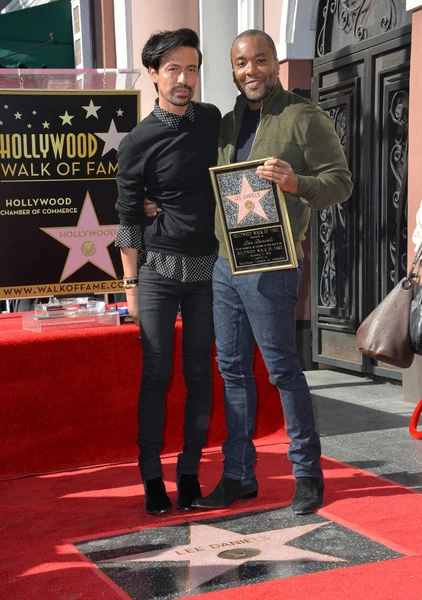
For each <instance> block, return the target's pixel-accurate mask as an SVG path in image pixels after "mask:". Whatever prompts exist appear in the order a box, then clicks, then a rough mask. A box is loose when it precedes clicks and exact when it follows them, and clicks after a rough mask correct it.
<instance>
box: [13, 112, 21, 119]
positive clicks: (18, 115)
mask: <svg viewBox="0 0 422 600" xmlns="http://www.w3.org/2000/svg"><path fill="white" fill-rule="evenodd" d="M13 116H14V117H15V119H20V118H21V116H22V113H20V112H19V111H18V112H15V114H14V115H13Z"/></svg>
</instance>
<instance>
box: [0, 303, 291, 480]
mask: <svg viewBox="0 0 422 600" xmlns="http://www.w3.org/2000/svg"><path fill="white" fill-rule="evenodd" d="M138 335H139V329H138V328H137V327H135V325H133V324H125V325H122V326H121V327H99V328H97V329H70V330H65V331H51V332H45V333H44V332H43V333H42V334H41V333H32V332H28V331H23V330H22V326H21V315H19V314H17V315H16V314H15V315H13V314H12V315H0V381H1V396H0V414H1V418H0V440H1V443H0V479H2V478H6V477H15V476H20V475H26V474H33V473H35V474H37V473H48V472H51V471H57V470H63V469H70V468H74V467H81V466H89V465H99V464H104V463H112V462H123V461H132V460H135V459H136V457H137V446H136V433H137V417H136V405H137V397H138V391H139V383H140V373H141V367H142V349H141V346H140V342H139V341H137V340H136V337H137V336H138ZM181 344H182V327H181V321H180V320H179V321H178V322H177V324H176V329H175V344H174V350H175V351H174V361H173V378H172V381H171V384H170V386H169V390H168V404H167V415H166V430H165V440H166V444H165V446H164V448H163V452H166V453H169V452H177V451H179V450H180V448H181V446H182V431H183V416H184V410H183V407H184V398H185V387H184V380H183V374H182V368H181ZM212 364H213V398H214V402H213V410H212V415H211V421H210V427H209V431H208V444H209V445H210V446H219V445H221V443H222V442H223V440H224V438H225V424H224V409H223V384H222V379H221V377H220V374H219V372H218V369H217V365H216V362H215V360H213V361H212ZM255 374H256V378H257V393H258V396H259V399H260V402H259V410H258V413H257V427H256V436H257V437H262V436H266V435H269V434H273V433H274V432H277V431H280V430H281V429H282V427H283V416H282V410H281V404H280V396H279V394H278V392H277V390H276V389H275V388H274V386H272V385H271V384H270V383H269V381H268V373H267V371H266V368H265V365H264V362H263V360H262V357H261V355H260V354H259V352H258V353H257V357H256V361H255Z"/></svg>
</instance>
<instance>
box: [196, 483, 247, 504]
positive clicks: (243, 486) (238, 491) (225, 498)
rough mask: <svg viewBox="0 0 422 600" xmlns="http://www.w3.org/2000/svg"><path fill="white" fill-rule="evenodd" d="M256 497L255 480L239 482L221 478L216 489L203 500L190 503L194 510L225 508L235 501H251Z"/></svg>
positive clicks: (199, 499)
mask: <svg viewBox="0 0 422 600" xmlns="http://www.w3.org/2000/svg"><path fill="white" fill-rule="evenodd" d="M257 495H258V482H257V481H256V479H248V480H246V481H240V479H229V478H228V477H222V478H221V479H220V482H219V483H218V485H217V487H216V488H215V489H214V490H213V491H212V492H211V494H209V495H208V496H205V498H198V499H196V500H194V501H193V502H192V506H193V507H194V508H227V507H228V506H230V504H232V503H233V502H234V501H235V500H251V499H252V498H256V497H257Z"/></svg>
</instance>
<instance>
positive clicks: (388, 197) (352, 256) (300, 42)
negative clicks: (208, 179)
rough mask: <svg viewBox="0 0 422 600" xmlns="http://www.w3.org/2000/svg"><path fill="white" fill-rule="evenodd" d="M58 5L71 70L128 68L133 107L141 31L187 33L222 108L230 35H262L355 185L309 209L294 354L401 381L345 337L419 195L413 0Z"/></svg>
mask: <svg viewBox="0 0 422 600" xmlns="http://www.w3.org/2000/svg"><path fill="white" fill-rule="evenodd" d="M39 2H42V0H39ZM69 2H70V3H71V10H72V21H73V35H74V47H75V65H76V67H77V68H83V69H99V70H101V69H103V70H107V69H118V70H119V69H123V70H125V69H126V70H136V69H140V70H141V75H140V77H139V78H138V79H137V80H136V83H135V84H134V85H135V87H136V88H138V89H140V90H141V94H142V100H141V114H142V116H146V115H147V114H148V113H149V112H150V110H151V108H152V105H153V101H154V98H155V90H154V87H153V85H152V83H151V82H150V80H149V77H148V74H147V72H146V70H145V69H144V68H143V67H142V65H141V60H140V56H141V51H142V47H143V45H144V43H145V41H146V40H147V38H148V37H149V35H150V34H151V33H152V32H153V31H157V30H165V29H176V28H179V27H191V28H192V29H194V30H196V31H197V32H198V34H199V36H200V39H201V44H202V49H203V53H204V62H203V67H202V69H201V83H200V88H199V89H198V90H197V96H196V97H197V99H201V100H203V101H206V102H212V103H214V104H216V105H217V106H218V107H219V108H220V109H221V111H222V112H223V113H225V112H227V111H228V110H230V109H231V108H232V106H233V103H234V100H235V98H236V94H237V90H236V88H235V86H234V85H233V82H232V76H231V68H230V59H229V54H230V46H231V43H232V41H233V39H234V38H235V37H236V35H237V34H238V33H239V32H241V31H244V30H245V29H250V28H257V29H263V30H265V31H266V32H267V33H269V34H270V35H271V36H272V38H273V39H274V41H275V43H276V46H277V50H278V57H279V60H280V65H281V69H280V79H281V82H282V84H283V86H284V87H285V88H286V89H290V90H292V89H293V90H297V91H299V93H301V94H303V95H309V96H310V97H311V98H312V101H313V102H315V103H317V104H319V105H320V106H321V108H322V109H323V110H325V111H326V112H327V114H328V115H329V116H330V118H331V119H332V120H333V124H334V126H335V127H336V130H337V132H338V134H339V137H340V139H341V141H342V144H343V147H344V150H345V153H346V156H347V159H348V161H349V166H350V168H351V170H352V172H353V174H354V183H355V189H354V193H353V196H352V198H351V199H350V200H349V201H348V202H347V203H345V204H344V205H342V206H337V207H334V208H333V209H330V210H326V211H321V212H320V213H316V214H314V215H313V219H312V223H311V228H310V235H309V236H308V237H309V238H310V239H311V241H309V239H308V240H307V242H306V248H305V251H306V254H307V256H308V257H309V260H308V261H307V263H306V270H305V274H304V285H303V287H302V297H301V302H300V305H299V310H298V340H299V346H300V347H301V348H302V351H301V353H302V360H303V362H304V364H305V366H306V367H307V368H309V366H310V365H312V364H315V363H319V364H324V365H328V366H332V367H334V368H343V369H346V370H348V371H352V372H356V373H361V374H367V375H371V376H381V377H387V378H390V379H396V380H400V379H402V375H403V374H402V373H401V372H399V371H397V370H396V369H392V368H390V367H389V366H388V365H385V364H380V363H376V362H374V361H372V360H370V359H368V358H366V357H362V355H361V354H360V352H359V351H358V350H357V348H356V343H355V332H356V329H357V328H358V326H359V324H360V323H361V322H362V320H363V319H364V318H365V316H366V315H367V314H369V312H370V311H371V310H372V309H373V308H374V307H375V306H376V305H377V304H378V303H379V302H380V300H381V299H382V298H383V297H384V296H385V295H386V294H387V293H388V292H389V291H390V290H391V289H392V287H393V286H394V284H395V283H396V282H397V281H398V280H399V279H400V278H401V277H402V276H403V275H404V274H405V272H406V269H407V266H408V263H409V261H411V258H412V256H413V244H412V242H411V237H412V232H413V230H414V227H415V224H416V212H417V210H418V209H419V206H420V203H421V201H422V194H421V192H420V189H421V178H422V174H421V169H420V164H421V162H422V115H421V113H420V110H418V103H419V94H420V93H422V0H407V1H406V0H307V1H306V2H304V1H303V0H212V1H211V0H155V1H154V2H153V3H152V2H149V1H148V0H69ZM36 3H37V2H36V0H33V1H32V4H36ZM18 4H20V5H22V6H29V5H31V0H11V2H9V4H8V6H7V8H6V9H5V10H9V9H16V8H17V5H18ZM13 7H14V8H13ZM104 72H105V71H104ZM311 347H312V355H311V352H310V351H309V352H308V353H307V352H306V349H310V348H311ZM418 367H419V360H417V361H415V363H414V365H413V366H412V368H411V369H409V370H408V371H406V373H405V377H404V382H405V386H404V387H405V394H407V395H408V396H409V399H410V400H412V397H413V396H414V400H415V402H416V400H417V399H419V397H420V395H421V393H422V381H421V382H420V381H419V371H421V369H419V368H418ZM421 379H422V377H421Z"/></svg>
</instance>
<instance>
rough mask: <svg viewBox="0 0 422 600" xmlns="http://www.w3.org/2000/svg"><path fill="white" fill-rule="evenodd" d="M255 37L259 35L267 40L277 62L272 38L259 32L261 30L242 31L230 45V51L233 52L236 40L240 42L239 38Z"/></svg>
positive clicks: (263, 32)
mask: <svg viewBox="0 0 422 600" xmlns="http://www.w3.org/2000/svg"><path fill="white" fill-rule="evenodd" d="M256 35H260V36H261V37H263V38H264V39H266V40H267V43H268V45H269V47H270V48H271V50H272V51H273V54H274V58H275V59H276V61H277V62H278V58H277V48H276V47H275V44H274V40H273V38H272V37H271V36H269V35H268V33H265V31H261V29H247V30H246V31H242V33H239V35H238V36H237V38H235V40H234V42H233V44H232V50H233V46H234V45H235V43H236V42H237V40H240V39H241V38H244V37H253V36H256ZM230 54H231V52H230Z"/></svg>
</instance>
